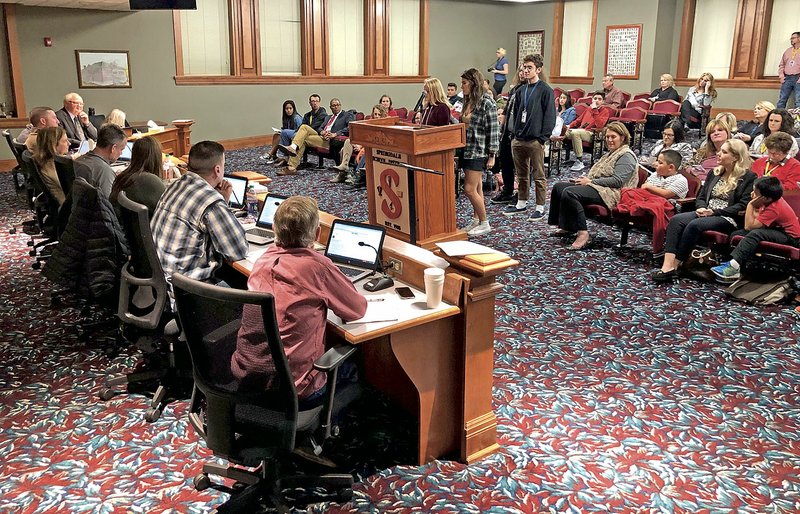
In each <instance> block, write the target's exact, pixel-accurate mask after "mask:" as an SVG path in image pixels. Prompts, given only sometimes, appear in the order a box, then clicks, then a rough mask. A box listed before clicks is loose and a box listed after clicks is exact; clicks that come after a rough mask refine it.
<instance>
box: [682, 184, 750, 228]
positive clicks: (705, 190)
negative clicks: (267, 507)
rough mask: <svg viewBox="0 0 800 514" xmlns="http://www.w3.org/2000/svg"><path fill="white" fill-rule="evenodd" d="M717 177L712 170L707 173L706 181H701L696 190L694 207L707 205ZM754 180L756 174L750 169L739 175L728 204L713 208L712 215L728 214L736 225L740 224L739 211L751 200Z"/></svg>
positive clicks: (742, 218)
mask: <svg viewBox="0 0 800 514" xmlns="http://www.w3.org/2000/svg"><path fill="white" fill-rule="evenodd" d="M719 179H720V177H719V175H715V174H714V172H711V173H709V174H708V177H706V181H705V182H703V185H702V186H701V187H700V191H698V192H697V201H696V202H695V207H696V208H698V209H700V208H704V209H705V208H707V207H708V202H709V200H711V192H712V191H713V190H714V186H715V185H716V184H717V182H719ZM755 180H756V174H755V173H753V172H752V171H748V172H746V173H745V174H744V175H742V176H741V177H739V180H738V181H737V183H736V189H734V190H733V193H732V194H731V196H730V198H729V199H728V206H727V207H725V208H724V209H715V210H714V215H715V216H728V217H729V218H733V220H735V221H736V224H737V225H738V226H742V225H743V224H744V216H743V215H742V214H741V213H742V212H743V211H744V210H745V209H746V208H747V204H748V203H749V202H750V200H751V198H750V193H752V192H753V182H755Z"/></svg>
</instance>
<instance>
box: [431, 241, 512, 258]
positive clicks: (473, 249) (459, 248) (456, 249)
mask: <svg viewBox="0 0 800 514" xmlns="http://www.w3.org/2000/svg"><path fill="white" fill-rule="evenodd" d="M436 246H438V247H439V248H441V249H442V251H443V252H444V253H446V254H447V255H449V256H450V257H458V256H460V255H475V254H481V253H499V254H503V252H498V251H497V250H495V249H493V248H489V247H488V246H483V245H479V244H478V243H473V242H472V241H448V242H445V243H436ZM503 255H505V254H503Z"/></svg>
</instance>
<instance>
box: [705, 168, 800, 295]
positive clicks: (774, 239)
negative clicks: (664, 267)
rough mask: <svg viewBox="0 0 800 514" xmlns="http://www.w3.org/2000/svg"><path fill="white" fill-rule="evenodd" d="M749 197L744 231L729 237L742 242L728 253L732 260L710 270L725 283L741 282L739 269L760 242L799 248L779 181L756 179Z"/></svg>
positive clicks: (798, 229) (797, 227) (799, 232)
mask: <svg viewBox="0 0 800 514" xmlns="http://www.w3.org/2000/svg"><path fill="white" fill-rule="evenodd" d="M751 197H752V200H750V202H748V204H747V209H746V210H745V213H744V230H737V231H736V232H734V233H733V234H731V237H733V236H737V235H741V236H744V239H742V240H741V241H739V244H738V245H736V248H734V249H733V251H732V252H731V260H729V261H728V262H723V263H722V264H720V265H719V266H714V267H713V268H711V271H712V273H714V275H716V276H717V277H719V278H721V279H723V280H726V281H728V280H736V279H738V278H740V276H741V274H740V273H739V271H740V270H741V267H742V266H744V265H745V264H747V261H748V260H749V259H750V258H751V257H753V255H755V253H756V249H757V248H758V244H759V243H761V241H768V242H770V243H778V244H782V245H789V246H794V247H798V246H800V222H798V220H797V214H796V213H795V212H794V210H793V209H792V207H791V206H790V205H789V203H788V202H787V201H786V200H784V199H783V187H782V186H781V182H780V180H778V178H777V177H760V178H758V179H756V181H755V183H754V184H753V193H752V195H751Z"/></svg>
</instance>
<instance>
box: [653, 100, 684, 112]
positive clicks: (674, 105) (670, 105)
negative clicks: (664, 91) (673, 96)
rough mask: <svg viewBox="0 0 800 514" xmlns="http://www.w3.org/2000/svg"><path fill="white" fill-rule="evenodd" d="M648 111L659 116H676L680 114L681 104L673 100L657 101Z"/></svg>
mask: <svg viewBox="0 0 800 514" xmlns="http://www.w3.org/2000/svg"><path fill="white" fill-rule="evenodd" d="M650 110H651V111H652V112H654V113H659V114H678V113H679V112H681V104H679V103H678V102H676V101H675V100H659V101H658V102H656V103H654V104H653V107H652V108H651V109H650Z"/></svg>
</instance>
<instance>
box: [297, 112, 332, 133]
mask: <svg viewBox="0 0 800 514" xmlns="http://www.w3.org/2000/svg"><path fill="white" fill-rule="evenodd" d="M327 119H328V111H326V110H325V108H324V107H320V108H319V110H318V111H317V112H316V114H314V113H313V112H312V111H308V112H307V113H306V115H305V116H303V125H308V126H309V127H311V128H313V129H314V130H316V131H317V133H319V132H320V131H321V130H322V127H324V126H325V120H327ZM298 128H299V127H298Z"/></svg>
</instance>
